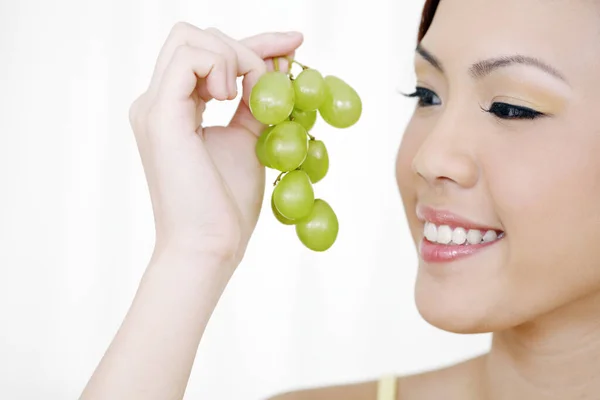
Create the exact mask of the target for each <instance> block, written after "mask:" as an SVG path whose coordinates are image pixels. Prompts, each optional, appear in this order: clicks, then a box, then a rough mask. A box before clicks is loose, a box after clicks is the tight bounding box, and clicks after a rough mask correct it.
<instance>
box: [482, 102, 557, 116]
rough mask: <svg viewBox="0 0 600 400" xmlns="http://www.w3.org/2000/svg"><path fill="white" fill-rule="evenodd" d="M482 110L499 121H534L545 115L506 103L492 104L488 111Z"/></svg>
mask: <svg viewBox="0 0 600 400" xmlns="http://www.w3.org/2000/svg"><path fill="white" fill-rule="evenodd" d="M483 110H484V111H485V112H489V113H490V114H493V115H495V116H496V117H498V118H501V119H536V118H538V117H543V116H544V115H545V114H543V113H541V112H539V111H535V110H532V109H531V108H527V107H521V106H515V105H512V104H507V103H493V104H492V106H491V107H490V108H489V109H488V110H486V109H483Z"/></svg>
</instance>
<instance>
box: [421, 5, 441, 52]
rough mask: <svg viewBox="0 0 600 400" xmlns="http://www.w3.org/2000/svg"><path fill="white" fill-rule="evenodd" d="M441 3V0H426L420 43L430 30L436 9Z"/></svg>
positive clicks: (422, 16)
mask: <svg viewBox="0 0 600 400" xmlns="http://www.w3.org/2000/svg"><path fill="white" fill-rule="evenodd" d="M439 4H440V0H427V1H425V6H424V7H423V13H422V15H421V26H419V39H418V42H419V43H421V40H423V37H424V36H425V34H426V33H427V31H428V30H429V27H430V26H431V22H433V16H434V15H435V11H436V10H437V8H438V5H439Z"/></svg>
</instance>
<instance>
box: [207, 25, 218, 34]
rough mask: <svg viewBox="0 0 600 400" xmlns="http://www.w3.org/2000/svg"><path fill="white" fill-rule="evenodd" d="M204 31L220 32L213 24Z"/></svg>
mask: <svg viewBox="0 0 600 400" xmlns="http://www.w3.org/2000/svg"><path fill="white" fill-rule="evenodd" d="M204 31H205V32H208V33H213V34H217V35H218V34H221V33H222V32H221V31H220V30H219V29H217V28H215V27H214V26H211V27H208V28H206V29H205V30H204Z"/></svg>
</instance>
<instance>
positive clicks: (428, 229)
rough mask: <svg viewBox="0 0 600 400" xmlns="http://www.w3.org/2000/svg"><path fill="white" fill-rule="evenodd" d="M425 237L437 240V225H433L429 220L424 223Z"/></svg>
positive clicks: (431, 240)
mask: <svg viewBox="0 0 600 400" xmlns="http://www.w3.org/2000/svg"><path fill="white" fill-rule="evenodd" d="M425 237H426V238H427V240H429V241H430V242H436V241H437V226H435V225H434V224H432V223H431V222H427V223H425Z"/></svg>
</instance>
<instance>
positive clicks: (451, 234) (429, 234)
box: [423, 222, 498, 246]
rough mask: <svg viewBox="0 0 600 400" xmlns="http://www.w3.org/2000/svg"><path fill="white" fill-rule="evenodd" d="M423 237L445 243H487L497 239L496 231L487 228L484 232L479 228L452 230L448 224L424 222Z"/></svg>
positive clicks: (434, 241)
mask: <svg viewBox="0 0 600 400" xmlns="http://www.w3.org/2000/svg"><path fill="white" fill-rule="evenodd" d="M423 233H424V236H425V238H426V239H427V240H428V241H430V242H433V243H439V244H445V245H458V246H460V245H472V244H481V243H489V242H493V241H495V240H497V239H498V233H497V232H496V231H494V230H488V231H486V232H485V233H484V232H482V231H480V230H479V229H468V230H467V229H465V228H462V227H457V228H455V229H454V230H453V229H452V228H450V227H449V226H448V225H442V226H439V227H438V226H436V225H435V224H432V223H431V222H426V223H425V227H424V232H423Z"/></svg>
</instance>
